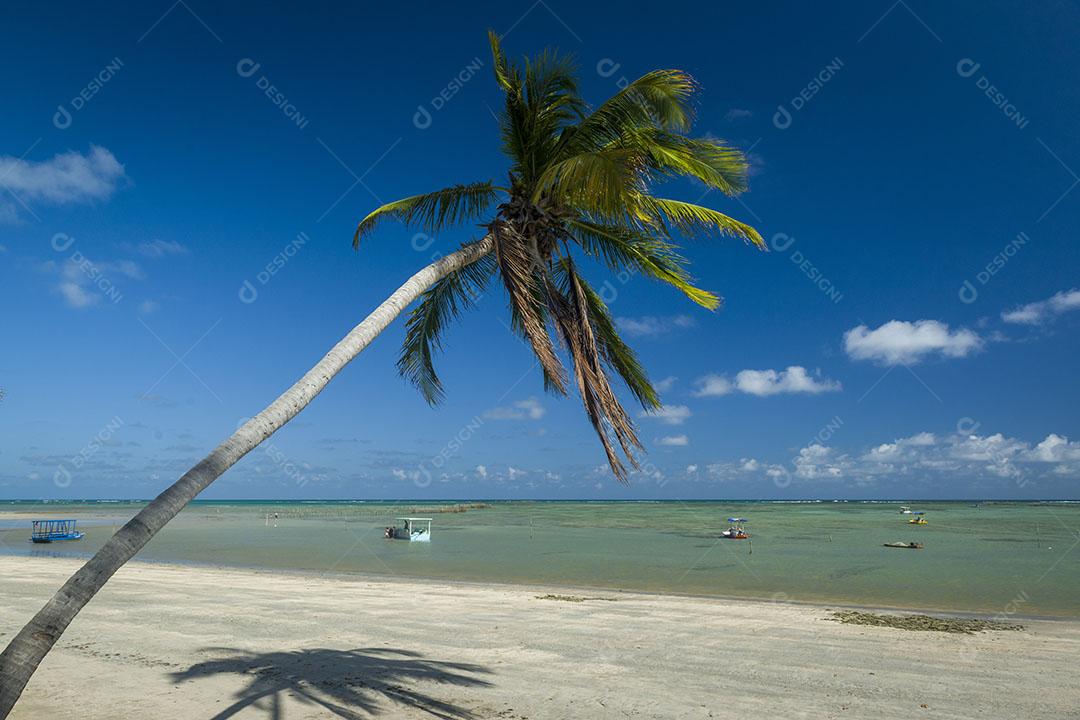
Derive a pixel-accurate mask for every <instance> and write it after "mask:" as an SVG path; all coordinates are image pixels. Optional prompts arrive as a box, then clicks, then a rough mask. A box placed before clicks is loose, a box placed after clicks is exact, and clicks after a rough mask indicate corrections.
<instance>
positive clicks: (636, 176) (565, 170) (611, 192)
mask: <svg viewBox="0 0 1080 720" xmlns="http://www.w3.org/2000/svg"><path fill="white" fill-rule="evenodd" d="M643 170H644V163H643V162H642V161H641V156H640V154H639V153H638V152H637V151H635V150H630V149H624V148H611V149H607V150H598V151H596V152H588V153H581V154H580V155H574V156H573V157H570V158H567V159H566V160H563V161H561V162H557V163H552V164H550V165H548V167H547V169H546V170H545V171H544V173H543V175H541V176H540V179H539V180H538V181H537V183H536V188H535V189H534V190H533V197H532V199H533V202H540V200H541V199H542V198H544V197H545V196H553V197H555V198H557V199H558V201H559V202H562V203H565V204H568V205H571V206H576V207H583V208H587V209H589V210H591V211H593V212H596V213H601V214H618V213H620V212H622V211H623V209H624V208H625V207H626V203H627V201H628V200H630V199H632V197H633V194H634V193H637V192H640V191H641V190H643V189H644V184H643V180H644V178H643V177H642V173H643Z"/></svg>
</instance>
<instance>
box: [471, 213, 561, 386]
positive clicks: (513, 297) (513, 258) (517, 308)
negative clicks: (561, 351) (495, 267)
mask: <svg viewBox="0 0 1080 720" xmlns="http://www.w3.org/2000/svg"><path fill="white" fill-rule="evenodd" d="M488 229H489V230H490V232H491V236H492V238H494V240H495V258H496V260H498V262H499V275H500V276H501V277H502V281H503V285H504V286H505V287H506V292H507V294H508V295H509V296H510V306H511V308H512V309H513V311H514V318H515V321H516V323H517V324H518V325H519V328H518V329H520V330H521V332H522V334H523V335H524V336H525V337H526V339H528V341H529V344H530V345H532V349H533V352H534V353H535V354H536V357H537V359H538V360H539V361H540V365H541V367H543V369H544V379H545V381H546V382H548V383H550V386H551V387H552V388H554V389H556V390H558V391H559V392H560V393H562V394H563V395H565V394H566V370H565V369H564V368H563V366H562V363H561V362H559V358H558V357H557V356H556V355H555V348H554V346H553V345H552V342H551V336H550V335H549V334H548V330H547V325H546V323H545V322H544V314H543V306H542V304H541V303H540V302H539V300H538V297H537V295H538V293H537V292H536V290H537V289H538V288H537V272H538V270H540V268H539V267H538V258H537V256H536V253H535V250H534V249H533V248H532V247H531V246H530V244H529V242H528V240H527V239H526V238H524V237H522V236H521V235H520V234H519V233H518V232H517V231H516V230H515V229H514V228H513V227H512V226H511V225H510V223H507V222H504V221H501V220H497V221H495V222H493V223H492V224H491V225H490V226H489V228H488Z"/></svg>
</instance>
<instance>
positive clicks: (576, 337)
mask: <svg viewBox="0 0 1080 720" xmlns="http://www.w3.org/2000/svg"><path fill="white" fill-rule="evenodd" d="M560 265H561V269H562V275H563V279H564V285H565V295H564V294H563V290H561V289H560V288H559V287H557V286H556V285H555V283H554V282H552V281H551V280H548V283H549V307H550V308H551V315H552V319H553V320H554V322H555V327H556V328H557V329H558V331H559V334H560V336H561V337H562V339H563V342H564V343H565V345H566V348H567V350H568V351H569V353H570V357H571V359H572V361H573V368H574V379H575V380H576V382H577V386H578V392H579V394H580V395H581V401H582V404H583V405H584V406H585V413H586V415H587V416H588V418H589V421H590V422H591V423H592V426H593V429H594V430H595V431H596V434H597V436H598V437H599V438H600V442H601V444H602V445H603V447H604V452H605V453H606V455H607V458H608V464H609V465H611V470H612V472H613V473H614V474H615V477H616V478H618V479H619V481H620V482H623V483H625V482H626V474H627V473H626V468H625V466H623V464H622V461H621V460H620V459H619V457H618V455H617V454H616V453H615V448H614V446H613V445H612V443H611V439H610V437H609V436H608V432H609V431H610V433H611V434H612V435H614V436H615V439H616V441H617V442H618V443H619V446H620V447H621V448H622V451H623V454H624V455H625V456H626V458H627V460H629V462H630V464H631V465H633V466H634V467H635V468H636V467H638V463H637V460H636V459H635V458H634V454H633V449H634V448H637V449H643V448H642V445H641V441H640V440H638V437H637V433H636V430H635V429H634V423H633V421H632V420H631V419H630V416H629V415H628V414H627V413H626V410H625V409H623V406H622V404H621V403H620V402H619V400H618V398H616V397H615V393H614V392H613V391H612V389H611V384H610V383H609V382H608V379H607V375H606V373H605V372H604V368H603V367H602V365H601V360H602V355H601V350H600V347H599V345H598V343H597V339H596V335H595V333H594V329H593V323H592V321H591V319H590V316H589V303H588V299H587V296H586V291H585V288H584V286H583V284H582V281H581V279H580V277H579V276H578V274H577V271H576V269H575V268H574V265H573V261H572V260H570V259H569V258H565V259H563V261H562V262H561V263H560Z"/></svg>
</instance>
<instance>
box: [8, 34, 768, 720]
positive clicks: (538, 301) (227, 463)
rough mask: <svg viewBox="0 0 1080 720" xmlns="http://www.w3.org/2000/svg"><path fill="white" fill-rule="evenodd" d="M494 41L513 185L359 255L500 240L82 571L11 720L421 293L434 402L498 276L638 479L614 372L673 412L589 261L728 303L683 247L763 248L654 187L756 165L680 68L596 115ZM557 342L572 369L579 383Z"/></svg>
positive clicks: (33, 634) (431, 210)
mask: <svg viewBox="0 0 1080 720" xmlns="http://www.w3.org/2000/svg"><path fill="white" fill-rule="evenodd" d="M489 37H490V41H491V50H492V54H493V57H494V70H495V79H496V81H497V82H498V85H499V87H500V88H501V89H502V90H503V92H504V94H505V105H504V107H503V110H502V113H501V115H500V117H499V126H500V130H501V134H502V145H503V150H504V152H505V153H506V155H507V156H508V158H509V160H510V168H509V172H508V180H507V184H506V185H504V186H499V185H495V184H494V183H492V182H490V181H488V182H479V183H473V184H469V185H457V186H454V187H450V188H446V189H444V190H438V191H436V192H432V193H428V194H424V195H416V196H413V197H409V198H405V199H404V200H399V201H397V202H393V203H390V204H388V205H384V206H382V207H380V208H378V209H377V210H375V211H374V212H372V213H371V214H369V215H368V216H367V217H365V218H364V219H363V220H362V221H361V222H360V224H359V226H358V227H357V230H356V235H355V236H354V238H353V245H354V247H359V245H360V242H361V241H362V240H363V239H364V238H366V237H367V236H368V235H369V234H370V233H371V232H372V231H373V230H374V229H375V228H376V227H377V226H378V225H379V223H380V222H382V221H383V220H386V219H395V220H398V221H401V222H403V223H405V224H406V225H409V226H413V227H416V228H420V229H422V230H424V231H425V232H428V233H438V232H440V231H442V230H444V229H446V228H448V227H451V226H453V225H460V224H462V223H467V222H473V223H475V222H481V223H482V227H485V228H486V232H485V233H484V234H483V236H482V237H481V238H480V239H479V240H476V241H474V242H471V243H469V244H466V245H463V246H462V247H461V248H460V249H458V250H457V251H455V252H453V253H451V254H449V255H446V256H445V257H443V258H441V259H439V260H438V261H436V262H434V263H432V264H431V265H429V266H427V267H425V268H424V269H422V270H420V271H419V272H418V273H416V274H415V275H413V276H412V277H411V278H409V280H408V281H406V282H405V284H404V285H402V286H401V287H400V288H399V289H398V290H397V291H396V292H394V293H393V294H392V295H391V296H390V297H389V298H387V300H386V301H384V302H383V303H382V304H381V305H380V306H379V307H378V308H376V309H375V311H374V312H372V313H371V314H370V315H368V317H367V318H365V319H364V320H363V322H361V323H360V324H359V325H357V326H356V327H355V328H353V329H352V331H351V332H349V334H348V335H346V336H345V338H344V339H342V340H341V341H340V342H339V343H338V344H337V345H335V346H334V347H333V349H331V350H330V352H329V353H327V355H326V356H325V357H324V358H323V359H322V360H320V361H319V363H318V364H317V365H315V367H313V368H312V369H311V370H310V371H308V373H307V374H305V375H304V376H303V377H302V378H301V379H300V380H299V381H298V382H297V383H296V384H295V385H293V386H292V387H291V388H289V389H288V390H287V391H286V392H285V393H283V394H282V395H281V396H280V397H279V398H277V399H276V400H275V401H274V402H273V403H271V404H270V405H269V406H268V407H267V408H266V409H265V410H263V411H262V412H261V413H259V414H258V415H256V416H255V417H254V418H252V419H251V420H250V421H248V422H247V423H245V424H244V425H243V426H242V427H241V428H240V429H239V430H237V431H236V432H235V433H234V434H233V435H232V437H230V438H229V439H228V440H226V441H225V442H223V443H222V444H221V445H219V446H218V447H217V448H215V449H214V451H213V452H212V453H210V454H209V455H208V456H207V457H206V458H204V459H203V460H202V461H201V462H199V463H198V464H197V465H195V467H193V468H192V469H191V470H189V471H188V472H187V473H185V474H184V475H183V477H181V478H180V479H179V480H178V481H177V482H176V483H175V484H174V485H172V486H171V487H169V488H168V489H167V490H165V491H164V492H163V493H161V495H159V496H158V497H157V498H156V499H155V500H154V501H153V502H151V503H150V504H149V505H147V506H146V507H145V508H143V509H142V510H141V511H140V512H139V513H138V514H137V515H136V516H135V517H134V518H132V519H131V520H130V521H129V522H128V523H127V524H126V525H124V527H122V528H121V529H120V530H119V531H118V532H117V533H116V534H115V535H114V536H113V537H112V538H111V539H110V540H109V541H108V542H107V543H106V544H105V545H104V546H103V547H102V548H101V550H99V551H98V552H97V554H96V555H94V557H93V558H92V559H91V560H90V561H88V562H87V563H86V564H85V565H84V566H83V567H82V568H81V569H80V570H78V571H77V572H76V573H75V574H74V575H73V576H72V577H71V578H70V579H69V580H68V581H67V582H66V583H65V584H64V586H63V587H62V588H60V590H59V591H58V592H57V593H56V595H55V596H54V597H53V598H52V599H51V600H49V602H48V603H47V604H46V605H45V607H44V608H42V609H41V610H40V611H39V612H38V614H37V615H36V616H34V618H33V619H32V620H31V621H30V622H29V623H28V624H27V625H26V627H24V628H23V629H22V631H21V632H19V634H18V635H17V636H16V637H15V638H14V639H13V640H12V641H11V643H10V644H9V645H8V646H7V649H5V650H4V652H3V654H0V718H4V717H7V715H8V713H9V712H10V710H11V708H12V706H13V705H14V704H15V701H16V700H17V699H18V697H19V695H20V694H21V692H22V690H23V688H24V687H25V685H26V683H27V681H28V680H29V679H30V676H31V675H32V674H33V672H34V671H35V669H36V668H37V666H38V664H39V663H40V662H41V660H42V658H44V656H45V655H46V654H47V653H48V652H49V650H50V649H51V648H52V646H53V645H54V644H55V643H56V641H57V640H58V639H59V637H60V635H61V633H63V631H64V629H65V628H66V627H67V626H68V624H69V623H70V622H71V621H72V619H73V618H74V617H75V615H76V614H77V613H78V612H79V610H81V609H82V608H83V606H85V605H86V603H88V602H89V601H90V599H91V598H92V597H93V596H94V595H95V593H97V591H98V590H100V589H101V587H102V586H103V585H104V584H105V583H106V582H107V581H108V579H109V578H110V577H111V576H112V575H113V573H115V572H116V571H117V570H118V569H119V568H120V567H121V566H122V565H123V564H124V563H125V562H127V561H128V560H129V559H131V557H132V556H134V555H135V553H136V552H138V551H139V549H140V548H142V547H143V546H144V545H145V544H146V543H147V542H148V541H149V540H150V538H152V537H153V536H154V535H155V534H156V533H157V532H158V531H159V530H160V529H161V528H162V527H163V526H164V525H165V524H166V523H167V522H168V521H169V520H171V519H172V518H173V517H175V516H176V514H177V513H178V512H180V510H182V509H183V508H184V506H185V505H187V504H188V502H190V501H191V500H192V499H193V498H194V497H195V496H196V495H198V494H199V493H200V492H201V491H202V490H204V489H205V488H206V487H207V486H208V485H209V484H210V483H212V482H213V481H214V480H216V479H217V478H218V476H220V475H221V474H222V473H223V472H225V471H226V470H227V469H228V468H230V467H231V466H232V465H233V464H234V463H236V462H237V461H238V460H240V458H242V457H243V456H244V455H246V454H247V453H248V452H250V451H251V450H252V449H254V448H255V447H257V446H258V445H259V444H260V443H261V442H262V441H263V440H265V439H266V438H268V437H269V436H270V435H272V434H273V433H274V432H276V431H277V430H278V429H280V428H281V427H282V426H283V425H285V423H287V422H288V421H289V420H291V419H292V418H293V417H295V416H296V415H297V413H299V412H300V411H301V410H303V409H304V408H305V407H306V406H307V404H308V403H310V402H311V401H312V400H313V399H314V398H315V396H316V395H318V394H319V393H320V392H321V391H322V389H323V388H324V387H326V385H327V384H328V383H329V382H330V380H331V379H332V378H333V377H334V376H335V375H337V373H338V372H340V371H341V369H342V368H344V367H345V365H347V364H348V363H349V362H350V361H351V360H352V359H353V358H355V357H356V356H357V355H358V354H359V353H360V352H361V351H362V350H363V349H364V348H366V347H367V346H368V344H369V343H370V342H371V341H372V340H374V339H375V337H376V336H378V334H379V333H380V332H382V330H383V329H385V328H386V327H387V326H388V325H389V324H390V323H391V322H392V321H393V320H394V319H395V318H396V317H397V316H398V315H399V314H400V313H401V312H402V311H403V310H404V309H405V308H406V307H408V306H409V305H411V304H412V303H413V302H414V301H416V300H417V299H419V300H420V302H419V304H418V305H417V306H416V308H415V309H414V310H413V311H412V313H411V314H410V315H409V319H408V323H407V332H406V337H405V342H404V346H403V348H402V351H401V356H400V359H399V361H398V368H399V370H400V371H401V373H402V375H403V376H405V377H406V378H408V379H409V380H410V381H412V382H413V383H415V384H416V386H417V387H418V388H419V389H420V392H421V393H422V394H423V396H424V397H425V398H426V399H427V400H428V401H429V402H431V403H433V404H434V403H436V402H438V400H439V399H440V398H441V397H442V395H443V386H442V383H441V382H440V381H439V378H438V376H437V375H436V373H435V369H434V365H433V362H432V358H433V355H434V353H435V351H436V350H438V349H439V347H440V343H441V338H442V333H443V330H444V328H445V327H446V325H447V323H448V322H449V321H451V320H453V319H454V318H456V317H457V316H458V315H459V314H460V313H461V312H463V311H464V310H466V309H467V308H469V307H470V306H472V305H473V304H474V302H475V298H476V296H477V295H478V294H479V293H480V292H481V291H482V289H483V288H484V286H485V285H486V284H487V283H488V282H490V281H491V280H492V278H493V277H495V276H498V277H499V279H500V280H501V282H502V284H503V287H504V288H505V289H506V292H507V295H508V297H509V306H510V316H511V327H512V328H513V330H514V331H515V332H516V333H518V334H520V335H521V336H522V337H523V338H524V339H525V340H527V341H528V343H529V344H530V345H531V347H532V350H533V352H534V353H535V354H536V357H537V360H538V361H539V364H540V366H541V368H542V371H543V380H544V385H545V387H546V388H547V389H548V390H550V391H552V392H554V393H557V394H566V393H567V388H568V386H569V384H570V376H571V375H572V378H573V383H574V385H575V386H576V388H577V391H578V394H579V395H580V396H581V400H582V402H583V404H584V406H585V412H586V415H587V416H588V418H589V421H590V422H591V423H592V426H593V428H594V429H595V430H596V433H597V435H598V436H599V438H600V442H601V444H602V446H603V448H604V452H605V453H606V455H607V459H608V463H609V464H610V466H611V469H612V471H613V472H614V474H615V476H616V477H617V478H618V479H619V480H620V481H623V482H625V481H626V479H627V475H628V470H627V468H626V466H625V465H624V463H623V459H625V460H626V461H627V462H629V463H630V465H631V466H633V467H637V461H636V460H635V458H634V452H635V450H640V449H642V445H641V442H640V440H639V439H638V437H637V434H636V432H635V429H634V424H633V422H632V420H631V418H630V415H629V414H628V413H627V412H626V410H625V409H624V408H623V406H622V404H621V403H620V402H619V400H618V398H617V397H616V395H615V391H614V390H613V388H612V386H611V383H610V380H609V373H614V374H615V375H618V376H619V377H620V378H621V379H622V381H623V383H624V384H625V385H626V387H627V389H629V391H630V393H631V394H632V395H633V396H634V398H635V399H636V400H637V401H638V402H639V403H640V404H641V405H642V407H644V408H645V409H646V410H653V409H656V408H658V407H659V406H660V399H659V397H658V395H657V393H656V390H655V389H654V388H653V386H652V385H651V384H650V382H649V380H648V377H647V376H646V374H645V371H644V369H643V368H642V366H641V364H640V363H639V362H638V360H637V357H636V356H635V354H634V352H633V351H632V350H631V349H630V347H629V346H628V345H627V344H626V343H625V342H624V341H623V340H622V338H620V337H619V334H618V332H617V330H616V325H615V323H614V321H613V319H612V316H611V313H610V311H609V310H608V308H607V307H606V305H605V303H604V301H603V300H602V298H601V295H600V294H599V293H598V292H597V291H596V290H595V289H594V288H593V287H592V286H590V284H589V283H588V282H586V280H585V279H584V278H583V277H582V275H581V273H580V271H579V269H578V264H577V262H576V260H575V253H577V254H579V255H581V256H585V257H588V258H592V259H594V260H596V261H599V262H600V263H602V264H603V265H606V266H607V267H608V268H610V269H611V270H613V271H617V272H620V273H623V272H625V273H632V274H635V273H640V274H642V275H645V276H647V277H650V278H653V279H655V280H659V281H661V282H665V283H667V284H669V285H671V286H673V287H674V288H676V289H677V290H679V291H680V292H682V293H683V294H684V295H686V296H687V297H688V298H689V299H690V300H691V301H692V302H694V303H697V304H698V305H701V306H702V307H705V308H708V309H710V310H712V309H715V308H716V307H717V306H718V305H719V302H720V301H719V298H718V297H717V296H716V295H714V294H713V293H711V292H708V291H706V290H702V289H700V288H698V287H696V286H695V285H694V281H693V278H692V277H691V276H690V274H689V272H688V271H687V260H686V259H685V258H684V257H682V255H680V253H679V248H678V246H677V245H676V244H675V243H674V242H673V236H675V235H681V236H683V237H700V236H705V237H708V236H716V235H728V236H733V237H736V238H740V239H742V240H744V241H746V242H749V243H753V244H754V245H756V246H758V247H759V248H762V249H764V242H763V241H762V239H761V236H760V235H759V234H758V233H757V231H756V230H754V229H753V228H752V227H750V226H749V225H746V224H744V223H741V222H739V221H737V220H734V219H732V218H730V217H728V216H727V215H724V214H722V213H719V212H717V211H715V210H711V209H709V208H706V207H701V206H699V205H696V204H691V203H687V202H682V201H679V200H672V199H667V198H661V197H657V196H656V195H654V194H652V192H651V188H652V186H653V185H654V184H655V183H656V181H659V180H664V179H669V178H679V177H684V178H692V179H696V180H697V181H700V182H701V183H703V184H704V185H705V186H707V187H708V188H710V189H716V190H719V191H721V192H723V193H725V194H727V195H735V194H737V193H739V192H742V191H743V190H745V189H746V180H747V163H746V159H745V157H744V156H743V154H742V153H741V152H739V151H738V150H736V149H733V148H731V147H728V146H727V145H724V144H723V143H722V142H719V141H716V140H712V139H693V138H690V137H688V136H687V135H686V133H687V132H688V131H689V130H690V127H691V124H692V120H693V109H692V105H691V101H692V98H693V96H694V94H695V92H696V90H697V87H696V85H695V83H694V80H693V79H692V78H691V77H690V76H689V75H687V74H686V73H684V72H682V71H679V70H656V71H653V72H650V73H648V74H646V75H644V76H642V77H641V78H639V79H638V80H636V81H634V82H633V83H630V84H629V85H627V86H626V87H625V88H624V89H622V90H621V91H620V92H618V93H617V94H616V95H614V96H613V97H612V98H610V99H609V100H607V101H606V102H605V103H603V104H602V105H600V106H599V107H597V108H595V109H591V108H590V107H589V106H588V105H586V103H585V102H584V101H583V100H582V99H581V97H580V96H579V94H578V90H577V82H576V78H575V68H574V65H573V62H572V60H571V59H570V58H568V57H566V56H563V55H560V54H558V53H555V52H544V53H542V54H541V55H539V56H537V57H535V58H532V59H525V60H524V63H523V64H522V65H516V64H514V63H512V62H510V61H508V60H507V58H506V57H505V56H504V55H503V52H502V49H501V47H500V44H499V39H498V36H497V35H495V34H494V33H489ZM552 330H554V337H553V333H552ZM557 348H562V349H563V350H564V351H565V355H566V356H568V357H569V361H570V366H571V372H569V373H568V372H567V370H566V368H565V366H564V365H563V362H562V360H561V359H560V353H559V351H558V349H557ZM616 446H618V448H616ZM620 451H621V455H620Z"/></svg>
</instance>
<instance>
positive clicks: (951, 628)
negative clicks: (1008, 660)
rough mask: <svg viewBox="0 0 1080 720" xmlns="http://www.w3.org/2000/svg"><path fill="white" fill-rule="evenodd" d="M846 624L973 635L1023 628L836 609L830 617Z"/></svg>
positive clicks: (925, 616)
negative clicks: (984, 631) (989, 631)
mask: <svg viewBox="0 0 1080 720" xmlns="http://www.w3.org/2000/svg"><path fill="white" fill-rule="evenodd" d="M827 619H828V620H833V621H836V622H841V623H845V624H848V625H873V626H876V627H891V628H897V629H898V630H930V631H933V632H947V633H963V634H965V635H974V634H975V633H977V632H982V631H983V630H1023V629H1024V626H1023V625H1011V624H1008V623H1003V622H998V621H997V620H981V619H978V618H939V617H931V616H930V615H879V614H878V613H869V612H859V611H857V610H838V611H834V612H833V616H832V617H831V618H827Z"/></svg>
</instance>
